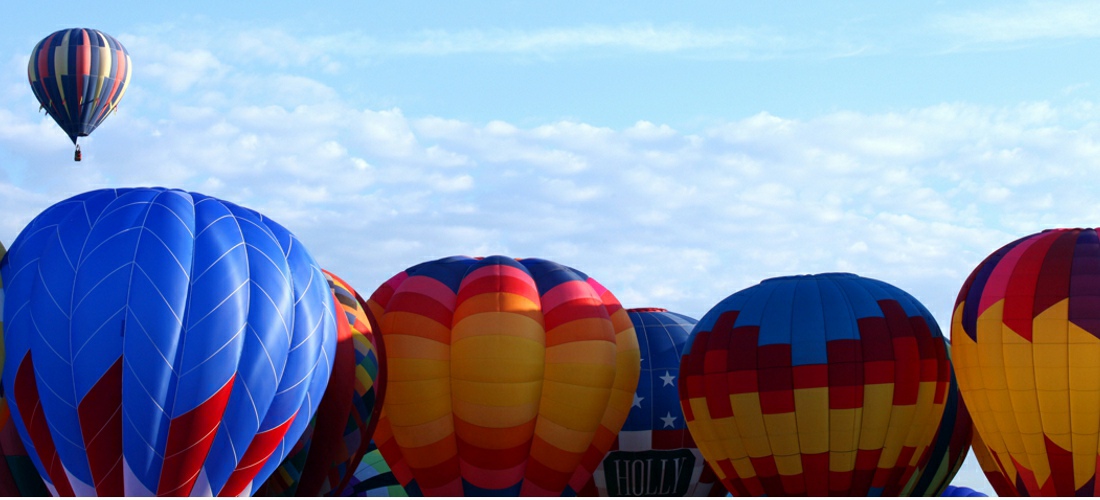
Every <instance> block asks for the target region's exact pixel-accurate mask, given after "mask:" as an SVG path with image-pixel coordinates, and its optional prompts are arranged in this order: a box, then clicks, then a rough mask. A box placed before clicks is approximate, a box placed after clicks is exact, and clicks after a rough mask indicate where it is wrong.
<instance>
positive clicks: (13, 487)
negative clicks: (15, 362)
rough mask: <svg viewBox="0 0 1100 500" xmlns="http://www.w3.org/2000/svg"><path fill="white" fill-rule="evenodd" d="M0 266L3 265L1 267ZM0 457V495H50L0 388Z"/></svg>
mask: <svg viewBox="0 0 1100 500" xmlns="http://www.w3.org/2000/svg"><path fill="white" fill-rule="evenodd" d="M6 252H7V250H6V249H5V248H4V244H3V243H0V263H2V262H3V260H4V254H5V253H6ZM0 265H2V264H0ZM3 334H4V280H3V279H0V338H2V336H3ZM3 364H4V345H3V342H0V366H2V365H3ZM0 454H2V455H3V457H4V461H3V463H2V464H0V496H5V497H19V496H28V497H31V496H39V497H40V496H45V495H49V494H50V493H49V491H48V490H47V489H46V484H45V483H43V482H42V478H41V477H39V476H38V471H37V470H35V469H34V464H33V463H31V459H30V457H28V456H27V450H26V448H24V447H23V443H22V442H20V441H19V433H18V432H16V430H15V424H13V423H12V421H11V411H10V410H8V400H7V398H5V397H4V389H3V387H0Z"/></svg>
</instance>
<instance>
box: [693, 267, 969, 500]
mask: <svg viewBox="0 0 1100 500" xmlns="http://www.w3.org/2000/svg"><path fill="white" fill-rule="evenodd" d="M949 377H950V370H949V366H948V361H947V354H946V350H945V344H944V342H943V336H942V334H941V333H940V329H939V327H938V326H937V325H936V322H935V319H933V317H932V315H931V314H930V313H929V312H928V310H927V309H925V308H924V306H923V305H921V304H920V303H919V302H918V301H917V300H916V299H914V298H913V297H912V296H910V295H909V294H907V293H905V292H904V291H902V290H900V289H898V288H897V287H894V286H892V285H890V284H887V283H884V282H882V281H877V280H873V279H868V278H863V277H860V276H856V275H854V274H847V273H826V274H818V275H808V276H789V277H782V278H773V279H769V280H765V281H763V282H761V283H760V284H758V285H756V286H753V287H750V288H748V289H745V290H742V291H740V292H737V293H735V294H733V295H731V296H729V297H727V298H726V299H724V300H723V301H721V302H719V303H718V304H717V305H716V306H714V307H713V308H712V309H711V310H710V311H709V312H708V313H707V314H706V315H705V316H703V319H702V320H700V321H699V323H698V324H697V325H696V326H695V328H694V329H693V330H692V333H691V338H690V339H689V340H688V342H687V344H686V345H685V349H684V352H683V357H682V359H681V363H680V381H679V384H680V385H679V389H680V401H681V403H682V406H683V410H684V417H685V418H686V419H687V424H688V429H689V430H690V431H691V435H692V436H693V437H694V438H695V442H696V444H697V445H698V446H699V450H700V451H702V453H703V456H704V457H706V459H707V462H708V463H710V466H711V468H712V469H714V471H715V473H717V474H718V476H719V478H721V480H722V483H723V484H724V485H725V486H726V488H727V489H728V490H729V491H730V492H731V493H733V494H734V495H738V496H758V495H768V496H784V495H811V496H825V495H842V496H904V495H907V494H908V493H909V492H910V491H911V490H912V487H913V483H914V482H915V481H913V478H914V476H915V475H917V474H919V472H920V470H921V469H922V468H923V467H924V466H925V463H924V462H922V459H923V460H927V457H928V454H927V453H926V450H927V448H928V447H929V446H930V445H931V444H932V441H933V437H934V436H935V434H936V429H937V428H938V426H939V424H940V418H941V416H942V415H943V407H944V404H945V402H946V399H947V386H948V382H949Z"/></svg>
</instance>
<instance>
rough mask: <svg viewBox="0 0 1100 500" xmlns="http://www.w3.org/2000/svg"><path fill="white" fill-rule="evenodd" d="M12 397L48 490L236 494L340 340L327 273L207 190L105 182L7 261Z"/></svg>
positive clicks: (62, 207) (310, 405)
mask: <svg viewBox="0 0 1100 500" xmlns="http://www.w3.org/2000/svg"><path fill="white" fill-rule="evenodd" d="M0 275H2V276H3V280H4V283H5V285H6V287H5V291H6V292H7V294H8V295H7V298H6V301H5V308H4V327H5V332H4V333H5V336H4V343H5V347H6V350H7V362H6V363H5V365H4V373H3V385H4V393H5V394H6V395H7V396H8V403H9V405H10V408H11V414H12V419H13V421H14V422H15V424H16V428H17V430H18V431H19V435H20V438H21V439H22V441H23V443H24V444H25V445H26V446H27V451H28V452H29V454H30V456H31V458H32V460H33V461H34V464H35V467H36V468H37V469H38V471H39V473H40V474H41V475H42V477H43V478H44V479H45V480H46V483H47V486H48V487H49V489H50V491H51V492H52V493H53V494H55V495H66V496H72V495H81V496H91V495H106V496H126V495H139V496H151V495H154V494H158V495H170V496H176V495H202V494H207V495H210V494H218V495H239V494H242V493H244V494H247V493H249V492H250V491H251V487H252V485H251V484H250V483H251V482H252V481H253V480H255V479H260V480H262V479H263V477H257V473H258V472H259V471H260V468H261V467H262V466H264V465H265V463H266V462H268V461H269V460H270V461H274V465H277V464H278V463H280V462H281V461H282V459H283V458H284V457H285V456H286V454H287V452H289V451H290V448H291V446H292V445H293V444H294V442H295V441H297V439H298V437H299V436H301V433H302V431H303V430H304V429H305V427H306V425H307V424H308V423H309V421H310V419H311V418H312V416H313V412H314V411H315V410H316V407H317V403H318V402H319V401H320V400H321V395H322V394H323V392H324V390H325V386H326V384H327V383H328V378H329V373H330V372H331V369H332V368H331V363H332V359H333V355H334V353H335V350H336V331H335V330H336V321H335V318H334V314H335V309H334V305H333V302H334V301H333V298H332V293H331V291H330V290H329V288H328V286H326V284H325V278H324V275H323V274H322V273H321V269H320V267H319V266H318V265H317V263H316V262H314V260H313V258H312V257H310V255H309V253H308V252H307V251H306V249H305V247H304V246H303V245H302V243H301V242H299V241H298V240H297V239H296V238H295V237H294V235H292V234H291V233H290V232H289V231H287V230H286V229H284V228H283V227H282V226H280V225H278V224H276V223H275V222H274V221H272V220H270V219H268V218H266V217H264V216H263V215H260V214H258V213H256V212H254V211H252V210H248V209H245V208H242V207H239V206H237V205H234V204H232V203H229V202H226V201H222V200H219V199H216V198H212V197H209V196H205V195H201V194H197V193H189V192H186V191H180V190H172V189H164V188H130V189H103V190H98V191H91V192H88V193H84V194H80V195H77V196H74V197H72V198H69V199H67V200H65V201H62V202H59V203H57V204H55V205H53V206H51V207H49V208H47V209H46V210H45V211H43V212H42V213H41V214H39V215H38V216H37V217H36V218H35V219H34V220H33V221H31V223H30V224H29V225H28V226H27V227H26V228H25V229H24V230H23V232H22V233H21V234H20V235H19V237H18V238H17V239H16V240H15V243H13V244H12V247H11V249H10V250H9V252H8V255H7V257H6V258H5V259H4V261H3V265H2V266H0Z"/></svg>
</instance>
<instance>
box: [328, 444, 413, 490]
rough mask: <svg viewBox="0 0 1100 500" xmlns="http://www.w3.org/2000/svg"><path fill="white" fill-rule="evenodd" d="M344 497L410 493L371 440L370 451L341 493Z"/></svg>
mask: <svg viewBox="0 0 1100 500" xmlns="http://www.w3.org/2000/svg"><path fill="white" fill-rule="evenodd" d="M340 496H343V497H407V496H409V494H408V493H406V492H405V489H404V488H402V487H401V483H399V482H397V478H396V477H394V476H393V471H391V470H390V466H389V464H387V463H386V460H385V459H384V458H382V452H381V451H378V448H375V447H374V442H373V441H372V442H371V448H370V451H368V452H367V454H366V455H363V460H361V461H360V462H359V468H357V469H355V476H354V477H352V478H351V481H350V482H349V483H348V487H347V488H345V489H344V492H343V493H342V494H341V495H340Z"/></svg>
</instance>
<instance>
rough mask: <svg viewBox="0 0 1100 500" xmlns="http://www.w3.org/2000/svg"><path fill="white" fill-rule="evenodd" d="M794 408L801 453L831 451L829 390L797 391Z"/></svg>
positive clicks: (816, 388)
mask: <svg viewBox="0 0 1100 500" xmlns="http://www.w3.org/2000/svg"><path fill="white" fill-rule="evenodd" d="M794 408H795V410H794V414H795V420H796V422H797V426H798V447H799V449H800V450H801V452H802V453H807V454H813V453H825V452H827V451H829V416H830V412H829V388H828V387H815V388H813V389H795V390H794Z"/></svg>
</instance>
